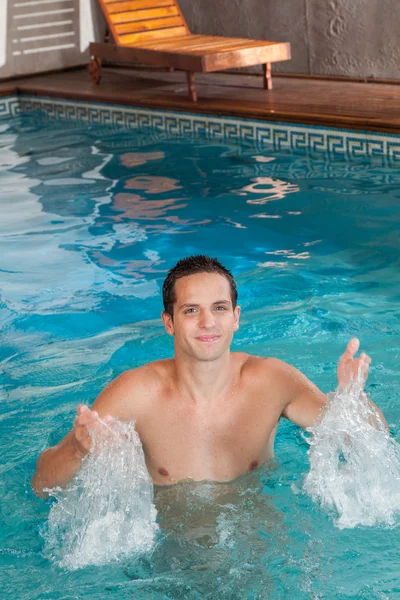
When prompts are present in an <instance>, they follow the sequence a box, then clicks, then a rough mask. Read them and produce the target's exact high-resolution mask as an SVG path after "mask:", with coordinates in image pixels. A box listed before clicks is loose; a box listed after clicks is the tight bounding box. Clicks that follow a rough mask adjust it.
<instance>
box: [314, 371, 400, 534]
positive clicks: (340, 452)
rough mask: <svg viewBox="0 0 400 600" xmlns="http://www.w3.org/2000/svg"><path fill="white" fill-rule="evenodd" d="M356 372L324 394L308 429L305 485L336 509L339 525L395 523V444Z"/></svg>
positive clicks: (398, 453)
mask: <svg viewBox="0 0 400 600" xmlns="http://www.w3.org/2000/svg"><path fill="white" fill-rule="evenodd" d="M363 387H364V380H363V377H362V375H359V377H358V378H356V379H355V380H354V381H352V382H351V384H350V385H349V386H348V387H347V388H346V389H343V388H340V387H339V388H338V389H337V390H336V391H335V392H334V393H330V394H328V397H327V405H326V408H325V411H324V413H323V416H322V418H321V420H320V422H319V423H318V424H317V425H316V426H315V427H312V428H310V429H309V430H308V431H309V432H310V433H311V434H312V436H311V439H309V440H308V443H309V444H310V449H309V451H308V454H309V458H310V471H309V473H308V474H307V476H306V478H305V482H304V488H305V490H306V491H307V492H308V493H309V494H310V496H311V497H312V499H313V500H315V501H319V502H320V503H321V505H322V506H323V507H325V508H328V509H334V510H335V511H336V513H337V520H336V525H337V526H338V527H339V528H341V529H342V528H346V527H355V526H356V525H370V526H371V525H379V524H380V525H388V526H394V525H395V524H396V517H397V516H398V515H399V514H400V445H399V444H398V443H397V442H396V441H395V440H394V439H393V438H391V437H390V435H389V433H388V432H387V431H386V429H385V426H384V424H383V422H382V419H381V417H380V415H379V414H378V412H377V411H376V409H375V408H374V407H373V406H371V404H370V403H369V401H368V398H367V396H366V394H365V393H364V391H363Z"/></svg>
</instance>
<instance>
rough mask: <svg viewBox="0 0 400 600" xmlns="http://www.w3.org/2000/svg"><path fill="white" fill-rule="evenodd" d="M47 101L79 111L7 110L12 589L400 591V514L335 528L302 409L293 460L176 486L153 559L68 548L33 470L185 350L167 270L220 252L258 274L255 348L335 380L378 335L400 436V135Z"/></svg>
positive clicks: (249, 296) (18, 593)
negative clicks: (81, 558)
mask: <svg viewBox="0 0 400 600" xmlns="http://www.w3.org/2000/svg"><path fill="white" fill-rule="evenodd" d="M29 102H31V105H30V108H40V106H39V105H38V104H36V105H35V102H40V101H35V100H29V99H26V100H25V108H28V104H29ZM46 103H47V104H46ZM10 105H11V102H10ZM41 106H42V107H44V106H45V107H47V111H46V112H47V114H50V113H51V114H50V117H54V116H58V119H53V118H50V119H49V118H48V116H46V115H43V111H41V112H34V113H32V114H31V113H30V112H27V113H25V114H20V115H15V116H8V117H7V119H5V120H2V121H0V127H1V129H0V157H1V158H0V160H1V172H0V189H1V205H2V219H1V221H0V262H1V271H0V288H1V300H0V319H1V331H2V344H1V347H0V359H1V367H2V388H1V391H0V397H1V401H2V410H1V417H0V418H1V423H0V434H1V435H0V440H1V441H0V444H1V446H0V448H1V455H2V457H3V461H2V466H1V471H2V477H1V480H0V486H1V498H2V500H1V514H0V518H1V531H0V565H1V575H0V577H1V580H0V590H1V592H2V593H1V595H2V596H4V597H7V596H8V597H10V598H14V597H18V598H21V599H29V600H31V599H33V598H38V599H46V598H47V599H50V598H51V599H52V600H53V599H67V598H68V599H70V598H81V597H86V598H93V599H96V600H97V599H103V598H108V597H118V598H135V599H136V598H160V599H161V598H217V599H219V598H227V599H228V598H232V599H233V598H238V599H239V598H240V599H241V598H269V599H275V598H279V599H280V598H295V599H296V600H297V599H299V600H302V599H308V598H327V599H331V598H340V599H341V598H346V599H347V598H360V599H368V598H371V599H372V598H373V599H376V598H395V597H397V595H398V594H400V583H399V581H400V567H399V549H398V527H396V526H394V527H387V526H384V525H382V526H376V527H372V528H367V527H356V528H354V529H344V530H340V529H338V528H337V527H335V523H334V515H331V514H327V513H326V511H323V510H322V509H320V508H319V507H318V506H316V505H315V504H313V502H312V501H311V499H310V498H309V497H308V496H307V495H306V494H304V493H303V492H302V482H303V480H304V474H305V473H306V472H307V468H308V461H307V443H306V441H305V440H304V439H303V436H302V435H301V432H300V430H299V429H297V428H296V427H295V426H293V425H291V424H290V423H287V422H284V421H283V422H282V423H281V425H280V428H279V432H278V435H277V442H276V456H277V465H276V468H275V469H272V470H270V469H268V468H260V469H258V470H256V471H255V472H253V473H251V474H248V475H245V476H243V477H241V478H239V479H238V480H237V481H235V482H233V483H230V484H219V485H217V484H215V485H214V484H194V483H192V484H189V483H185V484H180V485H178V486H175V487H168V488H165V489H161V490H158V491H157V494H156V505H157V508H158V510H159V515H160V526H161V531H162V535H161V537H160V539H159V540H158V543H157V545H156V546H155V548H154V550H153V552H152V553H151V554H148V555H143V556H138V557H132V559H130V560H126V561H124V562H123V563H116V564H111V565H108V566H107V567H101V568H100V567H90V568H89V567H88V568H86V569H80V570H76V571H67V570H64V569H60V568H59V567H58V566H57V564H55V563H53V562H52V561H51V560H49V559H48V558H46V556H45V555H44V554H43V546H44V543H43V539H42V537H41V535H40V530H41V528H42V526H43V524H44V523H45V521H46V518H47V515H48V513H49V505H48V503H46V502H44V501H42V500H38V499H36V498H35V497H34V496H33V494H32V493H31V491H30V486H29V481H30V477H31V475H32V472H33V470H34V465H35V461H36V458H37V456H38V454H39V452H40V451H41V450H42V449H43V448H44V447H46V446H48V445H49V444H53V443H56V442H57V441H58V440H59V439H60V437H61V436H62V435H64V433H66V432H67V431H68V429H69V427H70V424H71V421H72V418H73V414H74V410H75V407H76V405H77V404H78V403H80V402H87V403H91V402H92V401H93V399H94V398H95V396H96V395H97V393H98V392H99V391H100V390H101V388H102V387H103V386H104V385H105V384H106V383H107V382H108V381H109V380H110V379H112V378H113V377H115V376H116V375H118V374H119V373H120V372H122V371H123V370H125V369H127V368H131V367H135V366H138V365H140V364H143V363H145V362H148V361H151V360H154V359H158V358H163V357H167V356H170V355H171V353H172V345H171V342H170V340H169V338H168V337H167V336H166V335H165V334H164V332H163V328H162V326H161V321H160V319H159V313H160V311H161V308H162V307H161V283H162V281H163V278H164V276H165V273H166V271H167V270H168V268H169V267H170V266H172V265H173V264H174V263H175V262H176V260H178V259H179V258H180V257H182V256H185V255H189V254H193V253H199V252H201V253H207V254H210V255H212V256H214V255H215V256H218V258H220V260H221V261H222V262H223V263H224V264H226V266H228V267H229V268H231V269H232V270H233V272H234V274H235V276H236V278H237V282H238V287H239V300H240V304H241V306H242V311H243V312H242V315H243V316H242V325H241V328H240V330H239V332H238V334H237V335H236V338H235V342H234V349H240V350H243V351H248V352H251V353H254V354H260V355H274V356H277V357H279V358H282V359H283V360H286V361H288V362H290V363H292V364H294V365H295V366H296V367H298V368H299V369H301V370H302V371H303V372H304V373H305V374H306V375H307V376H308V377H309V378H310V379H312V380H313V381H314V382H315V383H316V384H317V385H319V386H320V387H321V388H322V389H323V390H324V391H328V390H332V389H333V388H334V387H335V384H336V380H335V369H336V361H337V358H338V356H339V355H340V353H341V352H342V350H343V348H344V346H345V344H346V342H347V340H348V339H349V338H350V337H352V336H354V335H357V336H358V337H360V339H361V342H362V346H363V348H365V349H366V350H367V351H368V352H369V353H370V354H371V356H372V358H373V369H372V372H371V375H370V379H369V384H368V392H369V394H370V396H371V398H372V399H373V400H374V401H375V402H376V403H377V404H378V405H379V406H380V407H381V408H382V410H383V411H384V413H385V415H386V417H387V420H388V422H389V424H390V425H391V430H392V433H393V435H394V436H395V438H396V439H399V428H398V420H399V414H400V409H399V402H398V400H399V393H398V385H397V379H398V364H399V354H400V322H399V312H398V302H399V298H400V283H399V278H398V272H399V239H400V238H399V209H398V203H399V189H400V186H399V184H400V170H399V168H398V166H399V160H398V156H399V147H400V143H399V141H398V139H396V137H395V136H383V135H382V136H377V135H375V136H374V135H372V134H364V135H363V134H361V133H357V134H354V132H353V133H346V132H344V133H341V132H337V131H336V132H335V131H329V130H324V129H323V128H320V129H319V130H318V131H317V132H315V131H313V130H312V128H301V127H300V126H299V127H290V126H284V125H279V124H277V125H274V126H273V127H272V126H271V127H270V128H268V126H265V125H264V124H263V126H261V125H260V124H257V123H256V124H255V125H254V126H253V125H252V124H251V123H250V122H247V121H236V122H234V121H233V120H229V119H224V120H218V119H215V118H213V119H207V118H204V119H203V120H202V118H201V117H199V116H196V117H193V118H192V119H191V118H189V117H187V116H186V117H185V116H180V117H179V118H178V116H177V115H173V114H172V115H168V114H166V116H165V115H161V116H160V114H158V113H149V112H146V111H141V112H140V115H144V116H142V117H140V118H139V117H138V113H137V112H136V113H132V112H129V111H128V110H126V111H125V112H123V111H122V112H120V113H118V114H119V115H121V114H123V115H124V116H123V118H122V117H121V116H119V117H116V116H115V115H116V113H115V112H113V111H111V110H109V112H108V117H107V116H105V115H106V110H104V112H101V111H99V109H98V107H95V108H93V109H91V110H92V113H91V115H92V116H91V117H90V118H89V117H88V112H87V109H86V108H85V106H84V105H83V103H61V102H55V101H43V102H42V104H41ZM96 111H97V113H96ZM96 114H97V123H96V116H95V117H93V115H96ZM77 115H78V116H79V115H80V118H77ZM132 115H134V116H132ZM107 119H108V121H107ZM133 119H136V122H135V128H133V129H132V128H129V127H128V126H127V125H129V123H132V120H133ZM163 119H164V120H163ZM168 119H169V120H168ZM237 123H238V124H239V125H237ZM122 125H123V127H122ZM138 125H139V127H138ZM149 126H151V127H149ZM260 132H261V133H260ZM265 132H267V133H265ZM271 132H272V133H271ZM396 144H397V145H396Z"/></svg>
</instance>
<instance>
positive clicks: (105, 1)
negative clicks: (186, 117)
mask: <svg viewBox="0 0 400 600" xmlns="http://www.w3.org/2000/svg"><path fill="white" fill-rule="evenodd" d="M99 2H100V6H101V8H102V11H103V14H104V17H105V19H106V21H107V24H108V27H109V32H110V34H111V36H112V38H113V40H114V43H91V44H90V54H91V60H90V63H89V74H90V78H91V80H92V82H93V83H99V82H100V78H101V59H109V60H115V61H122V62H139V63H142V64H147V65H154V66H159V67H167V68H169V69H171V70H174V69H178V70H182V71H186V73H187V81H188V88H189V97H190V99H191V100H192V101H193V102H196V101H197V93H196V87H195V79H194V74H195V73H210V72H212V71H222V70H224V69H232V68H237V67H248V66H252V65H263V69H264V77H263V81H264V88H265V89H268V90H271V89H272V79H271V63H273V62H277V61H280V60H288V59H289V58H290V44H288V43H287V42H267V41H260V40H249V39H242V38H227V37H216V36H211V35H192V34H191V33H190V31H189V28H188V26H187V24H186V21H185V19H184V17H183V15H182V12H181V10H180V8H179V5H178V3H177V0H125V1H121V0H99Z"/></svg>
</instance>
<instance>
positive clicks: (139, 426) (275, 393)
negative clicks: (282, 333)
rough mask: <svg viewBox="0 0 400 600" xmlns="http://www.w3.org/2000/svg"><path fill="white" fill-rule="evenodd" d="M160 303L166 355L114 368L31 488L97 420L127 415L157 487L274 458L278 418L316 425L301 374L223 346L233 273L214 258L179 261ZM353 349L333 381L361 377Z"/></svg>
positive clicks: (233, 299)
mask: <svg viewBox="0 0 400 600" xmlns="http://www.w3.org/2000/svg"><path fill="white" fill-rule="evenodd" d="M163 301H164V311H163V313H162V320H163V322H164V326H165V329H166V331H167V333H168V334H169V335H171V336H173V337H174V350H175V356H174V358H171V359H167V360H160V361H156V362H153V363H150V364H147V365H145V366H142V367H139V368H137V369H132V370H129V371H126V372H124V373H122V375H120V376H119V377H117V378H116V379H115V380H114V381H112V382H111V383H110V384H109V385H108V386H107V387H106V388H105V389H104V390H103V391H102V392H101V394H100V395H99V396H98V398H97V399H96V401H95V402H94V404H93V407H92V409H91V410H90V409H89V408H88V407H87V406H85V405H81V406H79V407H78V409H77V416H76V418H75V421H74V424H73V429H72V431H71V432H70V433H68V435H66V436H65V438H64V439H63V440H62V441H61V442H60V443H59V444H58V445H57V446H54V447H52V448H48V449H47V450H45V451H44V452H42V454H41V455H40V457H39V460H38V463H37V469H36V473H35V475H34V477H33V479H32V486H33V489H34V491H35V492H36V493H37V494H39V495H41V494H42V493H43V489H44V488H52V487H55V486H61V487H63V486H65V485H66V484H67V483H68V482H69V481H70V480H71V479H72V477H73V476H74V474H75V473H76V472H77V471H78V470H79V468H80V465H81V462H82V460H83V459H84V458H85V456H86V455H87V454H88V452H90V448H91V445H92V439H91V435H90V430H95V429H96V428H101V427H104V425H103V424H102V423H101V422H100V421H99V420H98V417H100V418H101V419H102V420H104V421H105V422H106V423H111V422H112V420H113V418H116V419H120V420H122V421H132V420H134V421H135V427H136V430H137V432H138V434H139V436H140V439H141V441H142V444H143V449H144V453H145V458H146V464H147V468H148V470H149V473H150V475H151V477H152V478H153V481H154V483H155V484H157V485H163V484H164V485H165V484H171V483H176V482H177V481H180V480H182V479H187V478H191V479H194V480H204V479H208V480H214V481H230V480H232V479H235V478H236V477H238V476H239V475H241V474H242V473H244V472H246V471H251V470H253V469H255V468H256V467H257V466H258V465H260V464H262V463H263V462H265V461H268V460H269V459H271V458H272V457H273V451H274V438H275V433H276V430H277V426H278V422H279V419H280V418H281V417H282V416H283V417H286V418H287V419H290V420H291V421H293V422H294V423H296V424H297V425H299V426H300V427H303V428H306V427H310V426H312V425H314V424H315V423H316V422H317V421H318V417H319V415H320V413H321V409H322V408H323V406H324V405H325V399H326V398H325V394H323V393H322V392H321V391H320V390H319V389H318V388H317V387H316V386H315V385H314V384H313V383H311V381H309V380H308V379H307V378H306V377H305V376H304V375H303V374H302V373H300V371H298V370H297V369H295V368H294V367H292V366H290V365H289V364H287V363H285V362H283V361H281V360H278V359H276V358H260V357H257V356H251V355H249V354H245V353H243V352H231V351H230V345H231V341H232V337H233V334H234V332H235V331H237V329H238V328H239V316H240V308H239V306H237V291H236V285H235V282H234V280H233V277H232V275H231V273H230V272H229V271H228V270H227V269H225V267H223V266H222V265H221V264H220V263H219V262H218V261H217V260H216V259H211V258H209V257H205V256H193V257H189V258H186V259H183V260H180V261H179V262H178V263H177V265H176V266H175V267H174V268H173V269H171V271H170V272H169V273H168V276H167V278H166V280H165V282H164V286H163ZM358 348H359V342H358V340H357V339H352V340H351V341H350V342H349V344H348V346H347V349H346V351H345V353H344V354H343V356H342V357H341V359H340V361H339V366H338V381H339V385H340V386H343V387H345V386H346V385H348V384H349V382H350V381H351V379H352V378H353V377H355V376H357V374H358V372H359V369H360V368H361V367H363V368H364V369H365V377H366V374H367V371H368V365H369V363H370V358H369V357H368V356H367V355H365V354H361V356H360V357H359V358H354V356H355V354H356V352H357V351H358ZM371 404H372V403H371ZM372 406H374V405H372ZM374 408H375V409H376V407H374ZM376 410H377V411H378V413H379V414H380V417H381V419H382V421H383V423H384V424H385V420H384V418H383V416H382V414H381V413H380V412H379V410H378V409H376ZM385 426H386V424H385Z"/></svg>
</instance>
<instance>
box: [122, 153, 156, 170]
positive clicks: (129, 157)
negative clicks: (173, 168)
mask: <svg viewBox="0 0 400 600" xmlns="http://www.w3.org/2000/svg"><path fill="white" fill-rule="evenodd" d="M163 158H165V152H125V154H121V156H120V161H121V164H122V165H124V167H140V166H141V165H145V164H146V163H147V162H149V161H150V160H162V159H163Z"/></svg>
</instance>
